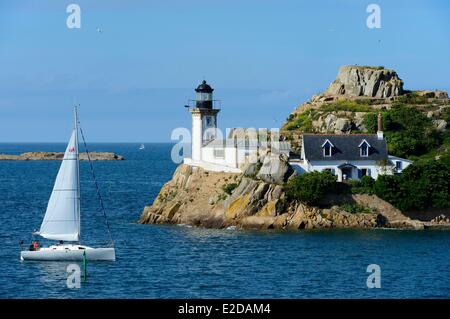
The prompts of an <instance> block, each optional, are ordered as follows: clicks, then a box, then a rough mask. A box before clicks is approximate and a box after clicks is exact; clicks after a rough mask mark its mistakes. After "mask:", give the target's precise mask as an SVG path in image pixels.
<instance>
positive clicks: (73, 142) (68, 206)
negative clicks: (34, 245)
mask: <svg viewBox="0 0 450 319" xmlns="http://www.w3.org/2000/svg"><path fill="white" fill-rule="evenodd" d="M77 135H78V129H77V127H76V125H75V128H74V130H73V132H72V136H71V137H70V141H69V144H68V145H67V149H66V152H65V153H64V159H63V160H62V163H61V167H60V168H59V172H58V176H57V177H56V181H55V185H54V187H53V191H52V194H51V196H50V200H49V202H48V205H47V211H46V212H45V216H44V220H43V222H42V225H41V228H40V230H39V232H37V234H38V235H40V236H42V237H45V238H48V239H53V240H67V241H78V240H79V236H80V195H79V194H80V192H79V188H80V186H79V167H78V138H77Z"/></svg>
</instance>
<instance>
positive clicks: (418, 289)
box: [0, 144, 450, 298]
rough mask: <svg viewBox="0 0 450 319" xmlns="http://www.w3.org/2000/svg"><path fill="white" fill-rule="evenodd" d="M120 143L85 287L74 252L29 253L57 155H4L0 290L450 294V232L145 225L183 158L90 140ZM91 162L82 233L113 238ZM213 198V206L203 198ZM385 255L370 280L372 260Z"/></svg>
mask: <svg viewBox="0 0 450 319" xmlns="http://www.w3.org/2000/svg"><path fill="white" fill-rule="evenodd" d="M89 146H90V150H95V151H113V152H116V153H118V154H121V155H124V156H125V158H126V160H125V161H120V162H95V163H94V167H95V170H96V175H97V178H98V180H99V183H100V187H101V190H102V195H103V197H104V199H105V205H106V208H107V214H108V216H109V221H110V223H111V228H112V232H113V236H114V239H115V242H116V255H117V261H115V262H89V263H88V267H87V268H88V273H89V276H88V278H87V280H86V281H82V282H81V287H80V288H79V289H77V288H75V289H69V288H68V287H67V285H66V280H67V275H68V274H67V272H66V268H67V266H68V264H69V263H68V262H21V261H20V260H19V251H20V249H19V242H20V240H24V241H25V242H26V243H29V241H30V240H31V236H30V234H31V232H32V231H33V230H35V229H37V228H38V227H39V225H40V223H41V221H42V217H43V214H44V211H45V208H46V204H47V200H48V198H49V195H50V193H51V190H52V186H53V182H54V179H55V176H56V174H57V171H58V168H59V164H60V163H59V162H53V161H48V162H45V161H42V162H40V161H29V162H9V161H8V162H7V161H3V162H1V161H0V245H1V249H0V252H1V254H0V269H1V270H2V275H1V276H0V298H450V232H449V231H405V230H364V231H355V230H340V231H338V230H336V231H300V232H277V231H267V232H258V231H242V230H215V229H200V228H192V227H186V226H176V225H171V226H166V225H139V224H137V223H136V221H137V220H138V219H139V216H140V213H141V211H142V209H143V207H144V206H145V205H148V204H150V203H151V202H152V200H153V199H154V198H155V196H156V195H157V194H158V191H159V189H160V187H161V186H162V185H163V184H164V183H165V182H166V181H167V180H169V179H170V177H171V175H172V173H173V171H174V170H175V167H176V165H175V164H174V163H172V162H171V160H170V150H171V145H170V144H147V145H146V149H145V150H142V151H141V150H138V147H139V144H91V145H89ZM64 148H65V145H64V144H15V145H13V144H0V153H13V154H17V153H21V152H25V151H41V150H42V151H63V150H64ZM87 165H88V164H87V163H86V162H82V163H81V178H82V181H81V187H82V194H81V196H82V241H83V243H84V244H90V245H101V244H102V243H104V242H106V241H107V235H106V226H105V224H104V220H103V218H102V214H101V212H100V210H99V204H98V201H97V199H96V195H95V190H94V185H93V183H92V179H91V177H90V172H89V169H88V166H87ZM206 209H207V208H206ZM369 264H377V265H379V266H380V267H381V288H379V289H378V288H373V289H368V288H367V285H366V280H367V277H368V276H369V273H367V266H368V265H369Z"/></svg>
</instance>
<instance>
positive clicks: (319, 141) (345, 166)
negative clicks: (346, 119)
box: [289, 115, 412, 181]
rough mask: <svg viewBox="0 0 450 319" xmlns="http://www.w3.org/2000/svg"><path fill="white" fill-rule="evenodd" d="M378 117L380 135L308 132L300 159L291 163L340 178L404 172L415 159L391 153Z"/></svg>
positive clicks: (339, 179) (300, 168) (357, 177)
mask: <svg viewBox="0 0 450 319" xmlns="http://www.w3.org/2000/svg"><path fill="white" fill-rule="evenodd" d="M381 127H382V125H381V115H379V116H378V132H377V134H304V135H303V137H302V149H301V155H300V158H297V159H295V158H290V161H289V163H290V164H291V165H292V166H293V167H294V168H295V169H296V170H297V171H298V172H299V173H304V172H311V171H325V170H328V171H330V172H331V173H333V174H335V175H337V179H338V181H343V180H348V179H356V180H359V179H360V178H361V177H362V176H364V175H368V176H371V177H372V178H374V179H377V178H378V176H379V175H381V174H396V173H401V172H402V171H403V170H404V169H405V168H406V167H407V166H408V165H410V164H411V163H412V161H409V160H406V159H403V158H400V157H395V156H391V155H389V154H388V151H387V142H386V139H385V138H384V134H383V131H382V129H381Z"/></svg>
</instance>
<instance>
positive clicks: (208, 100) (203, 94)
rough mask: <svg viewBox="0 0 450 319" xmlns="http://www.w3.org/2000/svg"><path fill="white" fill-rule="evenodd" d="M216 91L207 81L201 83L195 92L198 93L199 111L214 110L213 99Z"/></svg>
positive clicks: (197, 103) (197, 104) (197, 105)
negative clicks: (213, 93)
mask: <svg viewBox="0 0 450 319" xmlns="http://www.w3.org/2000/svg"><path fill="white" fill-rule="evenodd" d="M213 91H214V89H213V88H212V87H211V86H210V85H209V84H208V83H206V81H205V80H203V81H202V83H200V85H199V86H197V88H196V89H195V92H197V98H196V103H195V105H196V107H197V108H199V109H212V108H213V98H212V92H213Z"/></svg>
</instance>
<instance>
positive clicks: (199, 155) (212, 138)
mask: <svg viewBox="0 0 450 319" xmlns="http://www.w3.org/2000/svg"><path fill="white" fill-rule="evenodd" d="M213 91H214V89H213V88H212V87H211V86H210V85H209V84H207V83H206V81H203V82H202V83H201V84H200V85H199V86H198V87H197V88H196V89H195V92H196V99H195V100H194V101H193V102H194V105H193V106H189V105H188V106H186V107H187V108H188V110H189V112H190V113H191V115H192V131H191V156H190V157H185V158H184V163H185V164H188V165H192V166H198V167H202V168H204V169H206V170H209V171H216V172H233V173H241V172H242V167H243V165H244V164H246V163H248V162H253V163H255V162H256V161H257V159H258V157H259V156H261V155H263V154H265V153H266V152H267V151H270V152H272V153H277V154H284V155H288V156H289V154H290V144H289V142H279V138H277V137H278V134H275V132H274V131H269V130H267V129H260V130H258V131H256V130H254V129H232V130H231V131H230V134H229V135H228V137H227V138H222V134H221V132H220V130H219V129H218V127H217V115H218V113H219V112H220V109H218V108H216V107H215V103H214V102H215V100H213ZM381 127H382V126H381V115H379V117H378V132H377V134H350V135H344V134H340V135H322V134H304V135H303V139H302V150H301V155H300V157H299V158H296V157H294V156H291V157H289V163H290V164H291V165H292V166H293V168H294V169H296V170H297V171H298V172H299V173H303V172H311V171H323V170H329V171H331V172H332V173H333V174H336V175H337V176H338V181H343V180H347V179H360V178H361V177H362V176H364V175H369V176H371V177H373V178H374V179H376V178H377V177H378V175H380V174H395V173H401V172H402V171H403V169H405V168H406V167H407V166H408V165H410V164H411V163H412V162H411V161H409V160H406V159H403V158H399V157H395V156H391V155H389V154H388V153H387V144H386V139H385V138H384V135H383V132H382V129H381ZM260 133H263V134H262V136H266V137H267V136H269V135H270V137H271V138H272V139H273V141H275V143H274V142H273V141H270V142H269V141H268V140H267V138H265V139H264V138H260V136H261V134H260Z"/></svg>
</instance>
